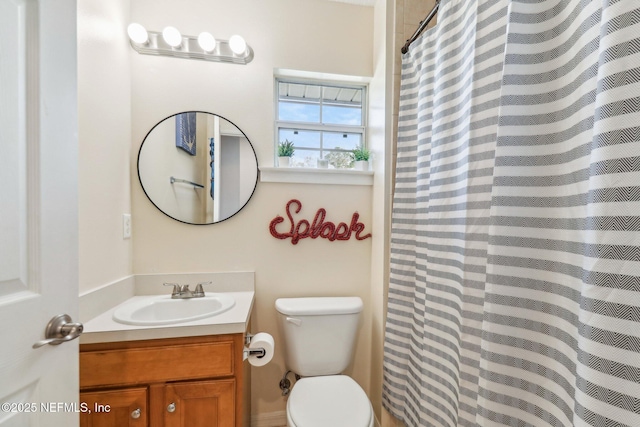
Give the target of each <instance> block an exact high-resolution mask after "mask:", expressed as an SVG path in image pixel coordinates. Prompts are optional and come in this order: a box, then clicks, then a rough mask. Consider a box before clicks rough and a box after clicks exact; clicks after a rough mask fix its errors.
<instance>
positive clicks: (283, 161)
mask: <svg viewBox="0 0 640 427" xmlns="http://www.w3.org/2000/svg"><path fill="white" fill-rule="evenodd" d="M295 151H296V149H295V147H294V146H293V141H289V140H288V139H285V140H284V141H281V142H280V143H279V144H278V166H280V167H281V168H287V167H289V162H290V160H291V156H293V153H294V152H295Z"/></svg>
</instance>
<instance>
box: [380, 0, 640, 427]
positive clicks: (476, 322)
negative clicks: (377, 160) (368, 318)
mask: <svg viewBox="0 0 640 427" xmlns="http://www.w3.org/2000/svg"><path fill="white" fill-rule="evenodd" d="M402 67H403V69H402V83H401V94H400V98H401V101H400V117H399V123H398V160H397V165H396V188H395V194H394V204H393V214H392V232H391V240H392V242H391V280H390V284H389V298H388V317H387V325H386V335H385V349H384V351H385V353H384V384H383V404H384V406H385V408H386V409H388V410H389V411H390V412H391V413H392V414H393V415H394V416H396V417H397V418H400V419H402V420H403V421H404V422H405V424H406V425H407V426H435V427H445V426H447V427H448V426H483V427H488V426H499V425H500V426H502V425H506V426H530V427H541V426H629V427H638V426H640V0H617V1H616V0H510V1H509V0H442V2H441V6H440V10H439V13H438V24H437V26H436V27H434V28H433V29H430V30H428V31H427V32H426V33H424V34H423V35H422V36H421V37H420V38H419V39H418V40H417V41H416V42H415V43H414V44H413V45H412V47H411V48H410V50H409V52H408V53H407V54H405V55H404V57H403V65H402Z"/></svg>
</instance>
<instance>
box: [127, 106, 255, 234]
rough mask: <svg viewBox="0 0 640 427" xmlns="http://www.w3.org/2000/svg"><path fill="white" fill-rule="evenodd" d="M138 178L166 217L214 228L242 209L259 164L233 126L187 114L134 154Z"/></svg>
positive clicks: (155, 132) (164, 125) (161, 126)
mask: <svg viewBox="0 0 640 427" xmlns="http://www.w3.org/2000/svg"><path fill="white" fill-rule="evenodd" d="M138 177H139V178H140V184H141V185H142V189H143V190H144V192H145V194H146V195H147V197H148V198H149V200H151V203H153V204H154V205H155V206H156V207H157V208H158V209H159V210H160V211H161V212H163V213H164V214H165V215H167V216H169V217H171V218H173V219H175V220H178V221H181V222H186V223H188V224H213V223H216V222H220V221H224V220H225V219H227V218H230V217H232V216H233V215H235V214H236V213H238V212H239V211H240V210H241V209H242V208H243V207H244V206H245V205H246V204H247V202H248V201H249V199H250V198H251V196H252V195H253V192H254V190H255V188H256V185H257V182H258V160H257V157H256V153H255V151H254V149H253V146H252V145H251V142H249V139H248V138H247V136H246V135H245V134H244V132H242V131H241V130H240V129H238V127H237V126H236V125H234V124H233V123H231V122H230V121H228V120H226V119H225V118H223V117H221V116H218V115H216V114H211V113H205V112H201V111H187V112H183V113H178V114H174V115H173V116H169V117H167V118H166V119H164V120H162V121H161V122H160V123H158V124H157V125H155V126H154V127H153V128H152V129H151V130H150V131H149V133H148V134H147V136H146V137H145V138H144V141H143V142H142V146H141V147H140V153H139V154H138Z"/></svg>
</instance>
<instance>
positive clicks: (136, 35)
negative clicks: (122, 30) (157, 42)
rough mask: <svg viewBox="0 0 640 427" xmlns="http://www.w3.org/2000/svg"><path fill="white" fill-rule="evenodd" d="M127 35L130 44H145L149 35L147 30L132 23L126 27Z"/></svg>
mask: <svg viewBox="0 0 640 427" xmlns="http://www.w3.org/2000/svg"><path fill="white" fill-rule="evenodd" d="M127 34H128V35H129V38H130V39H131V41H132V42H134V43H138V44H145V43H146V42H147V41H148V40H149V34H147V30H146V29H145V28H144V27H143V26H142V25H140V24H138V23H137V22H132V23H131V24H129V26H128V27H127Z"/></svg>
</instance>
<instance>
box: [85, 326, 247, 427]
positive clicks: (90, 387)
mask: <svg viewBox="0 0 640 427" xmlns="http://www.w3.org/2000/svg"><path fill="white" fill-rule="evenodd" d="M243 347H244V334H225V335H210V336H202V337H186V338H167V339H156V340H144V341H121V342H115V343H101V344H83V345H81V348H80V402H82V404H83V405H84V406H83V409H84V410H85V412H82V413H81V414H80V426H82V427H98V426H119V427H120V426H132V427H133V426H153V427H161V426H165V427H197V426H204V425H206V426H221V427H222V426H225V427H227V426H237V427H240V426H242V425H243V424H242V421H243V419H246V417H244V416H243V401H244V400H245V399H244V398H243V393H244V390H243V389H244V382H245V378H244V377H245V372H244V371H245V369H243V361H242V350H243Z"/></svg>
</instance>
